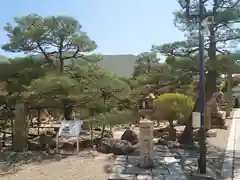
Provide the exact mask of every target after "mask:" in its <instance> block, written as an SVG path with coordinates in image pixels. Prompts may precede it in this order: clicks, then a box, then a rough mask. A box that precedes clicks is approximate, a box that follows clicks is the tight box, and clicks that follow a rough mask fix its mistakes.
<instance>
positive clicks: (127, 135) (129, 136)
mask: <svg viewBox="0 0 240 180" xmlns="http://www.w3.org/2000/svg"><path fill="white" fill-rule="evenodd" d="M121 140H126V141H129V142H130V143H131V144H132V145H134V144H137V143H139V139H138V135H137V133H136V132H134V131H133V130H131V129H126V130H125V131H124V133H123V135H122V137H121Z"/></svg>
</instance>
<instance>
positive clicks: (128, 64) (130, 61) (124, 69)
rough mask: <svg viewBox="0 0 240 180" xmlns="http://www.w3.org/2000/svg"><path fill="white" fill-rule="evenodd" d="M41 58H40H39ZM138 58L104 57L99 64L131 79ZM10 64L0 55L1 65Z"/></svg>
mask: <svg viewBox="0 0 240 180" xmlns="http://www.w3.org/2000/svg"><path fill="white" fill-rule="evenodd" d="M38 58H39V56H38ZM136 60H137V56H134V55H131V54H126V55H124V54H123V55H103V60H101V61H100V62H99V64H100V66H102V67H103V68H104V69H106V70H108V71H110V72H112V73H113V74H116V75H117V76H121V77H131V75H132V73H133V69H134V66H135V62H136ZM6 62H8V57H5V56H1V55H0V63H6ZM71 63H73V61H72V60H70V59H69V60H66V62H65V64H71Z"/></svg>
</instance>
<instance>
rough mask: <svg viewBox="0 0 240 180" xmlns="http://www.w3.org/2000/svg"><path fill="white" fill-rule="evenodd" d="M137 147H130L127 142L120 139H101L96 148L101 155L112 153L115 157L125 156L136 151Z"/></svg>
mask: <svg viewBox="0 0 240 180" xmlns="http://www.w3.org/2000/svg"><path fill="white" fill-rule="evenodd" d="M136 148H137V146H135V145H132V144H131V143H130V142H129V141H126V140H120V139H109V138H103V139H102V140H101V141H100V142H99V144H98V147H97V150H98V151H99V152H101V153H113V154H115V155H126V154H129V153H132V152H134V151H135V150H136Z"/></svg>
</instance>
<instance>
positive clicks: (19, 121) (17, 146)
mask: <svg viewBox="0 0 240 180" xmlns="http://www.w3.org/2000/svg"><path fill="white" fill-rule="evenodd" d="M26 112H27V109H26V105H25V104H24V103H19V104H16V106H15V117H14V121H13V150H14V151H16V152H22V151H24V150H27V147H28V142H27V139H28V131H27V115H26Z"/></svg>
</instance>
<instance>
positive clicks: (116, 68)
mask: <svg viewBox="0 0 240 180" xmlns="http://www.w3.org/2000/svg"><path fill="white" fill-rule="evenodd" d="M136 60H137V56H134V55H104V56H103V60H102V61H100V62H99V63H100V65H101V66H102V67H103V68H105V69H106V70H108V71H110V72H113V73H115V74H116V75H118V76H123V77H130V76H131V75H132V73H133V68H134V66H135V62H136Z"/></svg>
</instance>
